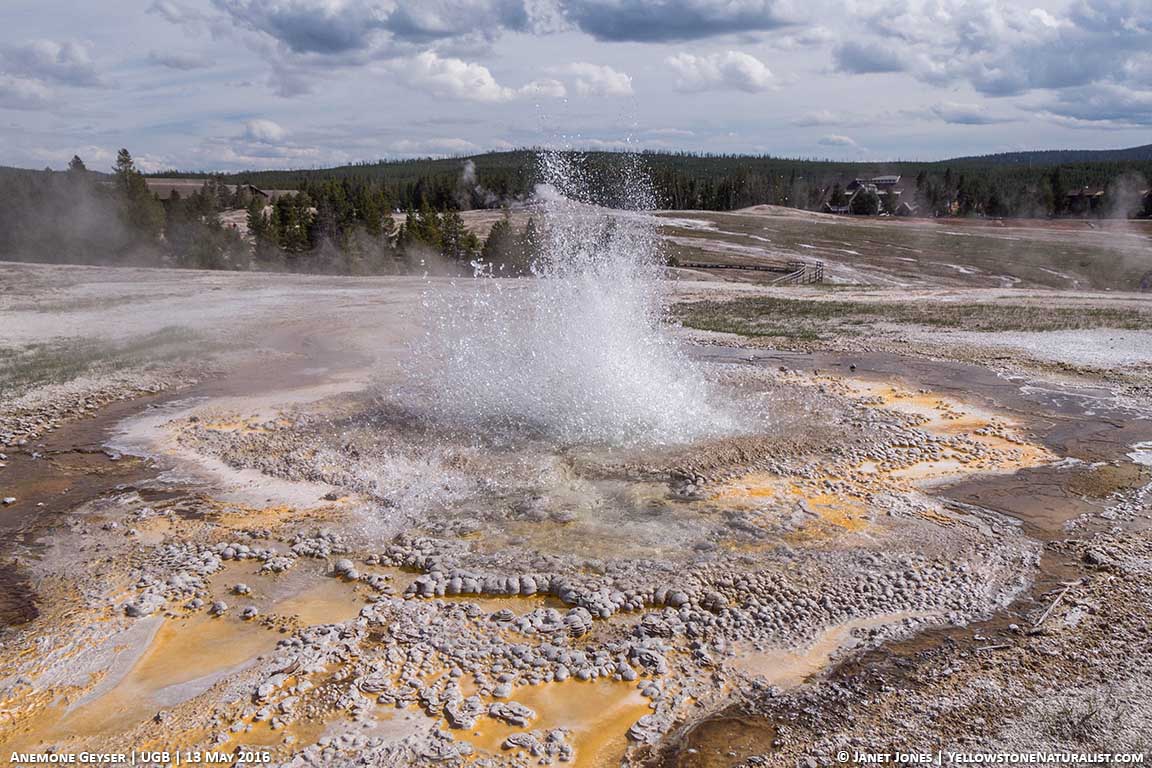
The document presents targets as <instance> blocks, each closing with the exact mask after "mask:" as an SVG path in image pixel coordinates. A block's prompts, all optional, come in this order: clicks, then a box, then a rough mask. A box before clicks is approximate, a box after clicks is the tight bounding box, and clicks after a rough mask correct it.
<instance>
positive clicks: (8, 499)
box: [4, 496, 16, 506]
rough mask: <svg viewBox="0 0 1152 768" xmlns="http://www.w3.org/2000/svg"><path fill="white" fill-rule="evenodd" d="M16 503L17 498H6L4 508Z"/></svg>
mask: <svg viewBox="0 0 1152 768" xmlns="http://www.w3.org/2000/svg"><path fill="white" fill-rule="evenodd" d="M15 503H16V497H15V496H5V497H4V506H8V505H9V504H15Z"/></svg>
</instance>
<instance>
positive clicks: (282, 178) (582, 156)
mask: <svg viewBox="0 0 1152 768" xmlns="http://www.w3.org/2000/svg"><path fill="white" fill-rule="evenodd" d="M1114 154H1116V153H1105V156H1108V157H1111V156H1113V155H1114ZM1129 155H1130V156H1131V159H1125V160H1112V159H1108V160H1095V161H1094V160H1084V159H1078V160H1076V161H1069V162H1062V161H1063V160H1064V159H1065V158H1082V157H1085V156H1087V155H1086V153H1039V154H1038V155H1037V157H1038V158H1039V159H1037V160H1036V161H1031V160H1029V161H1028V162H1023V161H1021V162H1016V161H1014V156H1009V155H1005V156H989V157H985V158H978V157H977V158H962V159H958V160H956V161H943V162H931V163H917V162H891V163H844V162H833V161H824V160H795V159H786V158H775V157H770V156H741V155H699V154H692V153H656V152H645V153H642V161H643V165H644V166H645V167H646V169H647V171H648V174H649V176H650V178H651V179H652V183H653V186H654V188H655V193H656V203H657V205H658V207H660V208H665V209H671V210H691V209H695V210H713V211H728V210H734V209H738V208H744V207H748V206H752V205H760V204H772V205H783V206H790V207H794V208H802V209H807V210H818V209H820V208H821V207H822V206H823V204H824V203H826V202H829V201H830V200H831V198H832V195H833V193H834V191H835V188H836V185H837V184H839V185H840V188H841V190H843V188H844V187H845V186H846V185H847V183H848V182H849V181H851V180H852V179H854V178H869V177H872V176H879V175H887V174H899V175H901V176H902V177H903V178H902V180H901V185H900V186H901V187H902V188H903V190H904V194H903V196H902V199H904V200H907V201H909V202H910V203H914V204H915V205H916V206H917V209H918V213H919V215H924V216H933V215H936V216H945V215H960V216H996V217H1046V216H1080V215H1095V216H1123V215H1132V216H1147V215H1149V214H1150V213H1152V212H1150V211H1149V210H1148V209H1147V200H1143V201H1142V200H1140V198H1139V195H1138V193H1139V192H1141V191H1143V190H1145V189H1148V187H1149V186H1152V159H1149V153H1137V152H1132V153H1129ZM1129 155H1124V156H1125V157H1127V156H1129ZM1023 157H1026V158H1031V157H1032V155H1031V154H1026V155H1024V156H1023ZM578 158H579V160H580V162H581V163H582V164H583V166H584V168H585V169H586V172H587V174H586V175H587V176H588V178H589V179H590V180H591V183H590V184H589V186H590V187H591V188H592V189H594V190H596V194H597V199H595V200H593V202H597V203H600V204H603V205H609V206H627V205H628V204H629V203H630V202H631V201H629V200H628V199H627V192H628V191H627V190H621V189H619V188H618V185H615V184H614V183H613V179H614V178H615V177H616V176H617V175H618V174H617V169H618V168H619V164H620V156H619V154H617V153H612V152H589V153H578ZM1043 158H1051V162H1049V161H1046V160H1044V159H1043ZM1058 161H1060V162H1058ZM463 162H469V163H471V165H472V167H473V168H474V169H475V173H476V176H477V181H478V182H479V183H478V184H476V185H473V186H471V187H467V186H466V187H463V188H462V185H461V168H462V163H463ZM229 179H230V180H238V181H244V182H248V183H252V184H255V185H257V186H261V187H265V186H266V187H272V188H283V189H296V188H299V187H301V186H302V185H303V184H305V183H307V182H308V181H310V180H316V179H325V180H327V179H338V180H342V179H356V180H358V181H360V182H372V183H376V184H379V185H381V187H382V188H383V189H384V193H385V194H386V195H387V196H388V197H389V199H391V200H392V201H394V203H395V204H396V205H397V206H398V207H400V208H402V209H409V208H410V209H413V210H418V209H420V208H421V207H422V206H424V205H427V206H429V207H431V208H432V209H434V210H447V209H452V208H458V209H468V208H492V207H499V206H500V205H503V204H507V203H508V202H510V201H516V200H523V199H527V197H528V196H529V195H530V194H531V192H532V190H533V188H534V186H535V185H536V184H537V183H538V182H539V180H540V179H539V174H538V172H537V160H536V155H535V153H534V152H531V151H526V150H521V151H515V152H495V153H489V154H485V155H477V156H475V157H472V158H468V159H467V161H465V160H464V159H463V158H442V159H425V160H405V161H390V162H384V161H381V162H379V163H362V164H358V165H349V166H343V167H339V168H330V169H321V170H309V171H267V172H256V173H242V174H236V175H234V176H231V177H229ZM1083 188H1089V189H1091V190H1103V191H1105V198H1106V199H1104V200H1102V201H1101V200H1098V201H1097V202H1096V203H1095V204H1094V205H1093V206H1092V207H1091V209H1090V210H1081V209H1080V208H1079V207H1078V203H1076V202H1073V203H1069V201H1068V199H1067V193H1069V192H1073V191H1077V190H1081V189H1083ZM881 212H882V210H881Z"/></svg>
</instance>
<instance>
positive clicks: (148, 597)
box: [124, 592, 164, 618]
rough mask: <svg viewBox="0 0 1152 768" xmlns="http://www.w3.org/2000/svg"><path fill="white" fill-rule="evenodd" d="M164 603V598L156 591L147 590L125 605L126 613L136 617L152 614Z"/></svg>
mask: <svg viewBox="0 0 1152 768" xmlns="http://www.w3.org/2000/svg"><path fill="white" fill-rule="evenodd" d="M163 605H164V598H163V597H161V596H160V595H158V594H156V593H154V592H146V593H145V594H143V595H141V596H140V597H138V598H136V599H135V600H133V601H132V602H130V603H128V604H126V605H125V606H124V613H126V614H127V615H129V616H132V617H134V618H139V617H141V616H150V615H151V614H153V613H155V612H156V611H157V610H159V609H160V607H161V606H163Z"/></svg>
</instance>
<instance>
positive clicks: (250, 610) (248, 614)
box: [240, 605, 260, 620]
mask: <svg viewBox="0 0 1152 768" xmlns="http://www.w3.org/2000/svg"><path fill="white" fill-rule="evenodd" d="M258 613H260V611H258V610H257V609H256V606H254V605H250V606H248V607H247V608H245V609H244V610H242V611H240V618H242V619H244V620H248V619H254V618H256V615H257V614H258Z"/></svg>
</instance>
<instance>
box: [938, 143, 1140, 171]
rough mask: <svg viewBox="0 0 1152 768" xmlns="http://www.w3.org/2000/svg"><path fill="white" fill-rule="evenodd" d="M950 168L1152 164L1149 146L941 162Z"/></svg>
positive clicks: (1016, 154) (1054, 151) (1014, 153)
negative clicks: (973, 166) (956, 166)
mask: <svg viewBox="0 0 1152 768" xmlns="http://www.w3.org/2000/svg"><path fill="white" fill-rule="evenodd" d="M941 162H942V163H944V164H952V165H961V164H963V165H1024V166H1053V165H1064V164H1067V163H1131V162H1145V163H1146V162H1152V144H1145V145H1144V146H1142V147H1129V148H1127V149H1045V150H1032V151H1027V152H1002V153H999V154H995V155H970V156H968V157H956V158H953V159H951V160H943V161H941Z"/></svg>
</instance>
